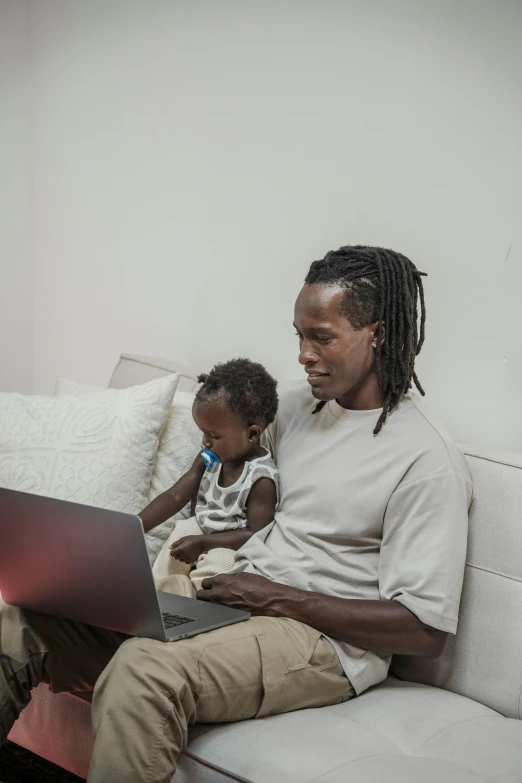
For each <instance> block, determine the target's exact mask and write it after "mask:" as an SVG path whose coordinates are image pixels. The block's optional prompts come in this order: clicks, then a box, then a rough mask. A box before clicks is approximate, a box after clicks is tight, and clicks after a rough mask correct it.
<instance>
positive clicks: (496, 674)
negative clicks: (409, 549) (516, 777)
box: [392, 447, 522, 779]
mask: <svg viewBox="0 0 522 783" xmlns="http://www.w3.org/2000/svg"><path fill="white" fill-rule="evenodd" d="M464 450H465V451H466V452H467V454H468V461H469V465H470V468H471V473H472V479H473V491H474V498H473V503H472V506H471V513H470V525H469V541H468V554H467V565H466V574H465V579H464V589H463V593H462V601H461V606H460V620H459V626H458V630H457V635H456V636H452V637H450V638H449V640H448V642H447V644H446V648H445V650H444V653H443V654H442V656H441V657H440V658H437V659H435V660H429V659H427V658H413V657H411V658H407V657H395V658H394V659H393V662H392V672H394V673H395V674H398V675H399V676H400V677H402V678H403V679H405V680H414V681H416V682H422V683H426V684H430V685H436V686H438V687H441V688H446V689H449V690H451V691H454V692H455V693H460V694H462V695H464V696H468V697H469V698H472V699H476V700H477V701H480V702H482V703H483V704H486V705H488V706H489V707H492V708H493V709H495V710H498V711H499V712H501V713H502V714H503V715H506V716H507V717H511V718H521V717H522V558H521V557H520V553H521V552H522V457H521V456H520V455H517V454H505V455H498V456H496V455H494V454H491V453H489V452H486V453H484V454H481V453H480V452H477V451H475V450H472V449H471V448H469V447H464ZM521 779H522V775H521Z"/></svg>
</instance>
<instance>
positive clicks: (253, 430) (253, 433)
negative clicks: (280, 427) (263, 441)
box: [248, 424, 263, 443]
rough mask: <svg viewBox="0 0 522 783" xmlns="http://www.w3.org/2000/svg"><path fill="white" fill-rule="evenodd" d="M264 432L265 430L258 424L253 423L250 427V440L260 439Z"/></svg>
mask: <svg viewBox="0 0 522 783" xmlns="http://www.w3.org/2000/svg"><path fill="white" fill-rule="evenodd" d="M262 432H263V430H262V429H261V427H260V426H259V425H258V424H251V425H250V426H249V428H248V440H249V441H251V442H252V443H254V442H255V441H256V440H259V438H260V437H261V433H262Z"/></svg>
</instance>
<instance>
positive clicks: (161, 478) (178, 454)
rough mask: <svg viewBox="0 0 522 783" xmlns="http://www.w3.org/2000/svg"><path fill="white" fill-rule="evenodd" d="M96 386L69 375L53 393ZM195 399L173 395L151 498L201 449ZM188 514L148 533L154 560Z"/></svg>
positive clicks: (183, 394) (81, 391) (184, 394)
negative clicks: (194, 413)
mask: <svg viewBox="0 0 522 783" xmlns="http://www.w3.org/2000/svg"><path fill="white" fill-rule="evenodd" d="M95 388H96V387H94V386H87V385H86V384H82V383H76V382H75V381H72V380H70V379H69V378H58V380H57V381H56V386H55V389H54V393H55V394H57V395H62V394H71V393H74V394H85V393H88V392H91V391H92V390H93V389H95ZM137 388H139V387H137ZM108 391H111V390H110V389H109V390H108ZM112 391H114V390H112ZM193 402H194V395H193V394H192V393H191V392H176V394H175V395H174V401H173V404H172V407H171V408H170V411H169V415H168V418H167V422H166V424H165V428H164V429H163V432H162V434H161V437H160V444H159V448H158V453H157V457H156V463H155V465H154V470H153V472H152V479H151V482H150V489H149V495H148V501H149V502H150V501H151V500H154V498H155V497H157V496H158V495H160V494H161V493H162V492H165V490H166V489H168V488H169V487H171V486H172V485H173V484H175V483H176V481H177V480H178V479H179V478H181V476H182V475H183V474H184V473H186V471H187V470H188V469H189V467H190V465H191V464H192V462H193V461H194V458H195V457H196V455H197V454H198V452H199V451H200V445H201V433H200V431H199V429H198V428H197V426H196V424H195V422H194V419H193V418H192V403H193ZM189 515H190V509H189V508H187V509H184V510H183V511H181V512H180V513H179V514H175V515H174V516H173V517H171V518H170V519H168V520H167V521H166V522H164V523H163V524H161V525H158V527H156V528H154V530H152V531H151V532H150V533H148V534H147V536H146V540H147V548H148V550H149V555H150V559H151V561H152V562H153V561H154V560H155V558H156V557H157V555H158V554H159V552H160V549H161V547H162V546H163V544H164V542H165V541H166V540H167V538H168V537H169V536H170V534H171V532H172V528H173V527H174V524H175V521H176V519H182V518H187V517H188V516H189Z"/></svg>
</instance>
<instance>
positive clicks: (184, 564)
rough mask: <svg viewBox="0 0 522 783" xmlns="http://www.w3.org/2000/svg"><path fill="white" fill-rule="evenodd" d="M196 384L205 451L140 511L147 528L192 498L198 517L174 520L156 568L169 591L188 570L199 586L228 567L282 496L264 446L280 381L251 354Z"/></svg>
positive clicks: (194, 411) (196, 415) (158, 582)
mask: <svg viewBox="0 0 522 783" xmlns="http://www.w3.org/2000/svg"><path fill="white" fill-rule="evenodd" d="M198 381H199V382H200V383H201V384H202V386H201V387H200V389H199V391H198V393H197V395H196V398H195V400H194V405H193V408H192V415H193V417H194V421H195V422H196V424H197V426H198V427H199V429H200V430H201V432H202V435H203V437H202V442H203V445H202V447H201V448H202V450H203V451H202V453H201V454H198V455H197V457H196V459H195V460H194V462H193V464H192V466H191V468H190V469H189V470H188V471H187V473H185V475H184V476H182V477H181V478H180V479H179V481H177V482H176V484H174V486H173V487H171V488H170V489H168V490H167V491H166V492H163V493H162V494H161V495H159V496H158V497H157V498H155V499H154V500H153V501H152V502H151V503H149V505H148V506H147V507H146V508H145V509H144V510H143V511H142V512H141V514H140V517H141V520H142V522H143V527H144V530H145V532H149V531H150V530H152V529H153V528H154V527H156V525H159V524H161V523H162V522H164V521H165V520H166V519H169V518H170V517H171V516H172V515H173V514H176V513H178V512H179V511H181V509H182V508H184V507H185V506H186V505H187V503H189V502H190V503H191V508H192V513H193V514H194V516H192V517H191V518H190V519H186V520H185V519H181V520H178V521H177V522H176V525H175V527H174V530H173V531H172V533H171V535H170V537H169V538H168V540H167V541H166V543H165V544H164V546H163V548H162V550H161V552H160V554H159V555H158V558H157V560H156V562H155V563H154V566H153V569H152V571H153V574H154V578H155V580H156V585H157V587H158V588H160V589H162V590H165V591H167V592H168V589H169V587H168V581H169V577H171V576H174V575H179V574H186V575H188V576H189V577H190V580H191V582H192V583H193V585H194V587H195V589H199V588H200V587H201V581H202V579H204V578H206V577H208V576H215V575H216V574H222V573H227V572H228V571H230V570H231V569H232V567H233V565H234V560H235V551H236V550H237V549H239V548H240V547H241V546H243V544H244V543H245V542H246V541H247V540H248V539H249V538H250V536H252V535H253V534H254V533H256V532H257V531H259V530H261V529H262V528H264V527H266V526H267V525H268V524H270V522H272V520H273V519H274V512H275V509H276V507H277V504H278V500H279V480H278V473H277V468H276V466H275V463H274V461H273V460H272V457H271V456H270V453H269V451H268V450H267V449H265V448H264V447H263V446H261V443H260V438H261V435H262V433H263V431H264V430H265V429H266V427H267V426H268V425H269V424H271V422H272V421H273V420H274V418H275V415H276V413H277V406H278V399H277V391H276V387H277V383H276V381H275V380H274V379H273V378H272V377H271V376H270V375H269V374H268V372H267V371H266V370H265V368H264V367H263V366H262V365H261V364H258V363H257V362H251V361H249V360H248V359H234V360H232V361H229V362H226V363H225V364H217V365H216V366H215V367H214V368H213V369H212V370H211V371H210V373H209V374H208V375H201V376H200V377H199V378H198ZM173 581H174V580H173Z"/></svg>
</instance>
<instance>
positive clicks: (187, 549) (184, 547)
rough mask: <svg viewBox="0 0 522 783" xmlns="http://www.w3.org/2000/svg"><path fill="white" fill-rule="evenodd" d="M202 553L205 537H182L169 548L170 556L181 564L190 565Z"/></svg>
mask: <svg viewBox="0 0 522 783" xmlns="http://www.w3.org/2000/svg"><path fill="white" fill-rule="evenodd" d="M203 552H206V537H205V536H183V538H180V539H179V541H176V542H175V543H174V544H172V545H171V546H170V555H171V557H175V558H176V560H181V562H182V563H188V564H189V565H192V563H195V562H196V560H197V559H198V557H200V556H201V555H202V554H203Z"/></svg>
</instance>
